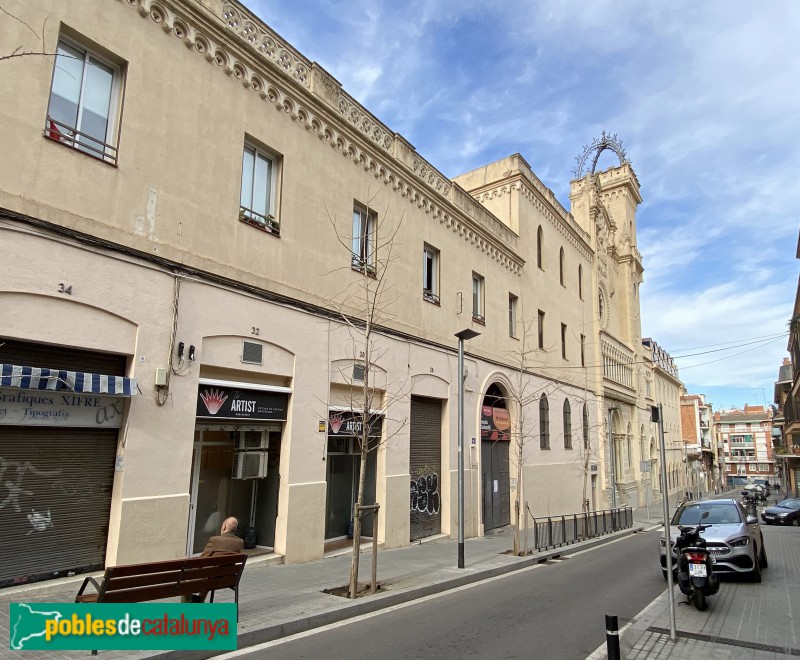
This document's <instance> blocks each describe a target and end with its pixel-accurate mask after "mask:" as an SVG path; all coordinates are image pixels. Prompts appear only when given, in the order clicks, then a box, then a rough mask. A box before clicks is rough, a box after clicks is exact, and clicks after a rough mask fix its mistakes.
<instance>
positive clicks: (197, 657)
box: [148, 525, 644, 660]
mask: <svg viewBox="0 0 800 660" xmlns="http://www.w3.org/2000/svg"><path fill="white" fill-rule="evenodd" d="M643 530H644V527H643V526H641V525H638V526H634V527H630V528H628V529H624V530H620V531H619V532H610V533H609V534H605V535H603V536H600V537H597V538H593V539H589V540H587V541H581V542H578V543H573V544H571V545H565V546H561V547H558V548H552V549H550V550H544V551H542V552H538V553H536V554H533V555H530V556H528V557H525V558H521V559H519V561H516V562H514V563H511V564H507V565H505V566H495V567H493V568H489V569H484V570H476V571H475V572H473V573H468V574H465V575H461V576H459V577H455V578H445V579H442V580H441V581H439V582H436V583H434V584H429V585H425V586H421V587H411V588H409V589H406V590H402V591H396V592H393V591H391V590H389V591H386V592H383V593H380V594H376V595H375V596H372V597H369V598H361V599H358V600H353V601H351V600H346V599H342V601H343V603H342V606H341V607H337V608H335V609H332V610H329V611H327V612H320V613H318V614H312V615H310V616H308V617H303V618H299V619H294V620H292V621H284V622H283V623H277V624H273V625H267V626H264V627H263V628H258V629H257V630H251V631H248V632H246V633H243V634H242V635H239V638H238V649H239V650H241V649H245V648H248V647H250V646H256V645H257V644H263V643H264V642H271V641H274V640H276V639H281V638H283V637H289V636H290V635H296V634H298V633H303V632H307V631H309V630H313V629H315V628H320V627H322V626H327V625H330V624H332V623H339V622H341V621H345V620H347V619H352V618H354V617H358V616H362V615H364V614H371V613H373V612H377V611H379V610H383V609H387V608H389V607H394V606H395V605H402V604H404V603H408V602H410V601H413V600H418V599H420V598H425V597H426V596H432V595H435V594H440V593H443V592H445V591H450V590H451V589H456V588H458V587H462V586H464V585H467V584H472V583H475V582H481V581H483V580H488V579H490V578H493V577H497V576H500V575H506V574H508V573H513V572H514V571H518V570H521V569H524V568H528V567H530V566H535V565H537V564H543V563H545V562H546V561H548V560H550V559H554V558H558V557H561V556H562V555H569V554H572V553H574V552H577V551H579V550H587V549H589V548H593V547H596V546H599V545H604V544H606V543H609V542H611V541H615V540H617V539H620V538H624V537H626V536H630V535H633V534H636V533H639V532H642V531H643ZM222 653H224V651H168V652H165V653H160V654H158V655H152V656H148V660H150V659H153V660H155V659H158V660H205V659H206V658H213V657H214V656H216V655H221V654H222Z"/></svg>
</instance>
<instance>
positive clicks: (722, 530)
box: [659, 499, 768, 582]
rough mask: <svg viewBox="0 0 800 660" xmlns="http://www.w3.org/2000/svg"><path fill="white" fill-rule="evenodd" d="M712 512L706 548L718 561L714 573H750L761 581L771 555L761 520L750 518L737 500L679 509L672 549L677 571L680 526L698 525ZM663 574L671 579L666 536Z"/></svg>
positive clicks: (661, 547)
mask: <svg viewBox="0 0 800 660" xmlns="http://www.w3.org/2000/svg"><path fill="white" fill-rule="evenodd" d="M705 511H708V517H707V518H706V519H705V520H703V525H710V527H709V528H708V529H706V530H705V531H704V532H703V534H702V536H703V538H704V539H706V542H707V543H706V547H707V549H708V551H709V553H710V554H711V556H712V557H713V558H714V562H715V563H714V572H715V573H719V574H723V573H744V574H749V575H750V577H751V579H752V580H753V581H754V582H761V569H763V568H767V566H768V561H767V553H766V550H765V549H764V539H763V536H762V534H761V527H760V526H759V524H758V518H757V517H755V516H748V515H747V511H745V508H744V507H743V506H742V504H741V502H739V501H738V500H734V499H720V500H699V501H697V502H685V503H684V504H681V506H679V507H678V509H677V510H676V511H675V514H674V515H673V516H672V520H671V521H670V537H671V538H670V541H671V542H670V548H671V549H672V567H673V570H675V564H676V562H677V556H676V554H675V539H677V538H678V535H679V534H680V531H679V530H678V525H687V526H688V525H692V526H694V525H697V524H698V523H699V522H700V517H701V516H702V515H703V513H704V512H705ZM659 553H660V559H661V572H662V573H663V574H664V579H666V578H667V556H666V543H665V542H664V533H663V532H662V533H661V539H660V540H659Z"/></svg>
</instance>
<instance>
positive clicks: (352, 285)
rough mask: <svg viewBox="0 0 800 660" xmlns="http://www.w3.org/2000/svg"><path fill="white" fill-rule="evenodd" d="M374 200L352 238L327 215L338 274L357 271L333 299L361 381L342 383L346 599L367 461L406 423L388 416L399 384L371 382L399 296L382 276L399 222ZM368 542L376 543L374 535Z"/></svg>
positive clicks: (354, 588)
mask: <svg viewBox="0 0 800 660" xmlns="http://www.w3.org/2000/svg"><path fill="white" fill-rule="evenodd" d="M376 196H377V195H375V196H373V197H372V198H371V199H370V202H369V204H368V205H367V206H366V208H365V209H364V211H365V214H364V222H363V224H362V225H361V226H360V227H358V228H357V230H358V231H359V232H360V235H359V236H356V237H354V236H352V234H348V233H345V232H343V231H341V230H340V229H339V228H338V227H337V225H336V219H335V217H333V216H332V215H331V214H330V213H329V214H328V219H329V221H330V223H331V226H332V227H333V229H334V232H335V234H336V239H337V241H338V242H339V244H340V245H341V246H342V247H343V248H345V249H346V250H347V251H348V252H349V253H350V261H351V263H350V266H349V267H343V268H342V269H339V270H341V271H358V273H359V274H360V276H356V279H355V280H353V279H352V273H351V272H348V277H346V278H343V279H344V280H348V282H347V284H346V285H345V286H344V287H343V289H342V290H341V291H340V292H339V293H338V294H337V295H336V296H334V298H333V300H334V306H335V308H336V310H337V312H338V317H339V319H340V320H341V322H342V323H343V324H344V326H346V327H347V328H348V331H349V333H350V338H351V342H352V346H351V350H352V353H353V359H354V364H355V365H357V370H358V372H359V374H358V375H359V376H360V377H361V378H360V385H357V383H358V382H359V379H358V378H354V377H352V374H351V375H350V376H349V378H347V380H349V382H350V385H351V388H350V396H351V400H350V409H351V410H350V414H351V418H352V419H353V420H354V422H355V428H356V441H357V442H358V450H359V473H358V489H357V494H356V503H355V507H356V509H355V513H354V515H353V554H352V562H351V566H350V579H349V583H348V589H347V595H348V597H349V598H355V597H356V596H357V595H358V567H359V555H360V550H361V533H362V515H363V512H362V508H363V507H365V506H366V503H365V502H364V493H365V484H366V474H367V458H368V455H369V452H370V451H376V450H377V449H378V447H379V446H380V445H381V444H382V443H384V442H387V441H388V440H390V438H391V437H393V436H394V435H396V434H397V433H398V432H399V430H401V429H402V428H403V426H404V425H405V424H406V422H407V420H405V419H390V417H389V413H390V411H391V409H392V406H393V404H395V403H398V402H400V401H401V400H402V399H404V398H405V394H404V393H403V390H404V388H403V386H402V384H400V386H399V387H395V386H394V385H393V387H392V390H393V392H394V393H393V394H389V389H390V388H389V387H388V384H386V385H385V386H384V391H383V392H381V391H380V390H378V389H377V388H376V383H375V382H374V381H375V376H376V374H379V373H381V372H382V369H381V368H380V364H381V361H382V358H384V357H385V355H386V353H387V351H388V348H387V345H386V343H385V342H384V341H383V335H382V333H381V329H382V328H383V327H385V326H386V324H387V323H388V322H389V321H391V319H392V318H393V314H392V312H391V310H392V308H393V307H394V305H395V303H396V302H397V300H398V297H399V296H398V295H396V294H395V293H394V292H393V291H392V286H391V283H390V280H389V277H388V275H389V272H390V265H391V264H392V262H393V261H395V259H396V258H397V256H396V254H395V252H396V250H395V248H396V240H397V235H398V232H399V231H400V228H401V226H402V220H403V219H402V217H401V218H400V220H399V221H398V222H397V223H396V224H395V225H394V226H390V222H389V218H388V213H384V214H383V215H382V217H381V220H380V221H378V216H377V214H376V213H374V211H373V209H372V208H371V204H372V202H373V201H374V198H375V197H376ZM354 227H355V223H354ZM355 230H356V229H354V231H355ZM389 421H391V422H392V430H391V431H390V430H389V428H388V424H387V422H389ZM381 422H383V423H384V428H383V432H382V437H383V439H382V440H381V439H380V437H376V436H375V435H374V434H373V432H372V430H373V429H374V428H375V427H376V426H377V425H378V424H380V423H381ZM373 514H374V515H375V516H376V517H377V515H378V512H377V511H373ZM372 542H373V544H377V543H378V539H377V538H376V537H375V536H374V535H373V541H372ZM373 556H374V555H373ZM374 568H375V567H373V570H374Z"/></svg>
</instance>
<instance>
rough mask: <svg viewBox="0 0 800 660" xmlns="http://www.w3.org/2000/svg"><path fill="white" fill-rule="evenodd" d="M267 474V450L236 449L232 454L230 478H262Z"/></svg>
mask: <svg viewBox="0 0 800 660" xmlns="http://www.w3.org/2000/svg"><path fill="white" fill-rule="evenodd" d="M266 476H267V452H265V451H237V452H235V453H234V455H233V474H232V475H231V478H232V479H263V478H264V477H266Z"/></svg>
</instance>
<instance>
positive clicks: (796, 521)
mask: <svg viewBox="0 0 800 660" xmlns="http://www.w3.org/2000/svg"><path fill="white" fill-rule="evenodd" d="M792 525H794V526H795V527H800V518H795V519H794V520H792Z"/></svg>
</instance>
